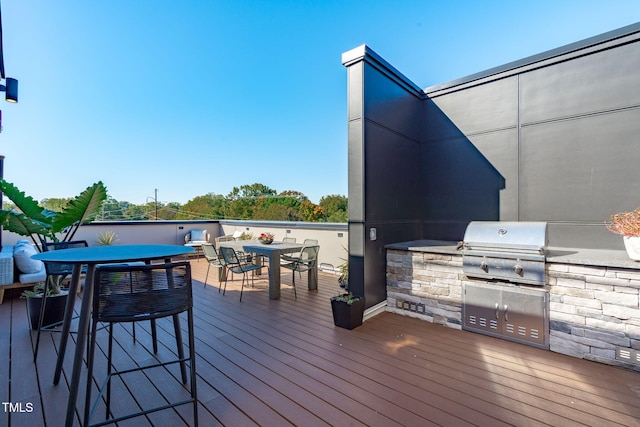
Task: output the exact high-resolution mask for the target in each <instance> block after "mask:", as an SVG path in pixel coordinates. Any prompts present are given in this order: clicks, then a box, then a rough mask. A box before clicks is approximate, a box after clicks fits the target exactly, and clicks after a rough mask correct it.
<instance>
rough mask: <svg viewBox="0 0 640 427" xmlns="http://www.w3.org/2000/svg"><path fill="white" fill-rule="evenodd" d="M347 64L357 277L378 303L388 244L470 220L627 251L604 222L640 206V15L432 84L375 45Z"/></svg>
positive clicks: (359, 287) (353, 275) (441, 233)
mask: <svg viewBox="0 0 640 427" xmlns="http://www.w3.org/2000/svg"><path fill="white" fill-rule="evenodd" d="M343 63H344V65H345V66H346V67H347V69H348V80H349V81H348V88H349V93H348V111H349V113H348V114H349V209H350V211H349V239H350V241H349V249H350V262H351V265H350V270H351V271H350V285H351V287H352V289H353V290H354V292H357V293H361V294H364V295H365V296H366V297H367V306H369V307H370V306H372V305H375V304H376V303H378V302H381V301H383V300H384V298H385V296H386V289H385V258H384V257H385V251H384V245H385V244H389V243H395V242H400V241H407V240H414V239H441V240H454V241H455V240H462V238H463V234H464V230H465V228H466V225H467V223H468V222H469V221H472V220H515V221H548V222H549V236H550V244H551V245H553V246H565V247H578V248H598V249H623V246H622V241H621V238H620V237H619V236H616V235H613V234H611V233H609V232H608V231H607V230H606V229H605V227H604V225H603V221H604V220H606V219H608V218H609V216H610V215H611V214H612V213H615V212H618V211H622V210H632V209H634V208H635V207H637V206H638V205H640V200H639V198H638V194H640V173H638V167H637V165H638V162H639V161H640V145H639V144H640V142H639V140H638V139H639V137H638V136H639V135H640V73H639V72H638V71H637V70H640V24H636V25H632V26H629V27H625V28H622V29H619V30H616V31H613V32H610V33H607V34H603V35H600V36H596V37H593V38H591V39H588V40H584V41H581V42H577V43H574V44H572V45H568V46H565V47H562V48H558V49H555V50H553V51H550V52H545V53H542V54H540V55H536V56H534V57H530V58H525V59H523V60H521V61H517V62H515V63H511V64H506V65H504V66H501V67H498V68H496V69H492V70H488V71H486V72H482V73H478V74H476V75H474V76H470V77H468V78H463V79H460V80H457V81H455V82H450V83H445V84H441V85H438V86H434V87H431V88H427V89H425V90H421V89H419V88H418V87H417V86H416V85H415V84H414V83H412V82H411V81H410V80H409V79H407V78H406V77H404V76H403V75H402V74H401V73H400V72H398V71H397V70H396V69H395V68H393V67H392V66H391V65H390V64H388V63H387V62H386V61H384V60H383V59H382V58H381V57H380V56H378V55H377V54H376V53H375V52H373V51H372V50H371V49H369V48H368V47H366V46H361V47H359V48H356V49H354V50H352V51H349V52H346V53H345V54H344V55H343ZM372 228H375V229H376V231H377V233H376V234H377V239H376V240H371V238H370V230H371V229H372Z"/></svg>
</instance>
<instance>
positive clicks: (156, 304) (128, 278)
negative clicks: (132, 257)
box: [93, 261, 193, 322]
mask: <svg viewBox="0 0 640 427" xmlns="http://www.w3.org/2000/svg"><path fill="white" fill-rule="evenodd" d="M94 286H95V292H94V296H93V318H94V319H95V320H96V321H102V322H131V321H138V320H147V319H157V318H160V317H166V316H170V315H173V314H178V313H181V312H183V311H186V310H188V309H190V308H191V307H193V297H192V293H191V265H190V264H189V263H188V262H184V261H183V262H173V263H165V264H147V265H133V266H132V265H125V264H111V265H102V266H98V267H96V272H95V276H94Z"/></svg>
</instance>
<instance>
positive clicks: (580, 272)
mask: <svg viewBox="0 0 640 427" xmlns="http://www.w3.org/2000/svg"><path fill="white" fill-rule="evenodd" d="M568 267H569V269H568V273H570V274H575V275H577V276H601V277H604V273H605V269H604V268H602V267H591V266H585V265H569V266H568Z"/></svg>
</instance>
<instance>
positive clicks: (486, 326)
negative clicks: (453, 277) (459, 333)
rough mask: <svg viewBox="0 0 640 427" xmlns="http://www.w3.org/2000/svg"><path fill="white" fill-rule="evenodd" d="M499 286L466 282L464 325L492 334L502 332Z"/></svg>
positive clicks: (467, 327) (466, 327)
mask: <svg viewBox="0 0 640 427" xmlns="http://www.w3.org/2000/svg"><path fill="white" fill-rule="evenodd" d="M500 293H501V290H500V289H499V288H496V287H493V288H489V287H486V286H481V285H475V284H466V285H465V287H464V301H463V305H462V307H463V314H464V319H463V326H464V328H465V329H473V330H476V331H480V332H485V333H490V334H494V335H497V334H500V331H501V327H500V300H501V298H500Z"/></svg>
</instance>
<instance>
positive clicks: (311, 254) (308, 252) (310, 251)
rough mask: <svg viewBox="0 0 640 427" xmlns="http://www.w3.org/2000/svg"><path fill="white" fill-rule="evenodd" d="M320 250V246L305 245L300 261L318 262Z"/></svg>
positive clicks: (306, 262)
mask: <svg viewBox="0 0 640 427" xmlns="http://www.w3.org/2000/svg"><path fill="white" fill-rule="evenodd" d="M318 252H320V246H317V245H316V246H305V247H304V248H302V250H301V251H300V262H304V263H305V264H311V263H314V262H316V260H317V259H318Z"/></svg>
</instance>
